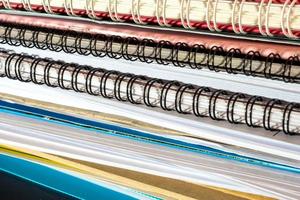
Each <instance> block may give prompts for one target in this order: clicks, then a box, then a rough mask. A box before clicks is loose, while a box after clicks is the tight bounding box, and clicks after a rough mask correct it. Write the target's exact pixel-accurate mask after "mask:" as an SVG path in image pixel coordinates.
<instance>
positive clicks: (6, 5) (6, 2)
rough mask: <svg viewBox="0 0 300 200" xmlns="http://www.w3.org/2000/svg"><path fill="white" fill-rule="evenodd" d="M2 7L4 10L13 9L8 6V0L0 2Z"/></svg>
mask: <svg viewBox="0 0 300 200" xmlns="http://www.w3.org/2000/svg"><path fill="white" fill-rule="evenodd" d="M1 2H2V4H3V6H4V7H5V8H6V9H13V8H12V7H11V5H10V1H9V0H1Z"/></svg>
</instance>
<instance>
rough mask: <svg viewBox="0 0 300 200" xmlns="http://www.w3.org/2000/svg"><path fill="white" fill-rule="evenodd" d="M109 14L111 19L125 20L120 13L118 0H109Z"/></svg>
mask: <svg viewBox="0 0 300 200" xmlns="http://www.w3.org/2000/svg"><path fill="white" fill-rule="evenodd" d="M107 8H108V14H109V17H110V19H111V20H113V21H115V22H123V21H124V20H122V19H120V17H119V15H118V0H108V5H107Z"/></svg>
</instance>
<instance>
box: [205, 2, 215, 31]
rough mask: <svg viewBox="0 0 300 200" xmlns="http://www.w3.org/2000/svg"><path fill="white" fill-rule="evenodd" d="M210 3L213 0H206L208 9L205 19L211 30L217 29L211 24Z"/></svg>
mask: <svg viewBox="0 0 300 200" xmlns="http://www.w3.org/2000/svg"><path fill="white" fill-rule="evenodd" d="M210 4H211V0H207V2H206V10H205V20H206V25H207V28H208V29H209V30H210V31H215V30H214V29H213V28H212V27H211V25H210V13H209V10H210Z"/></svg>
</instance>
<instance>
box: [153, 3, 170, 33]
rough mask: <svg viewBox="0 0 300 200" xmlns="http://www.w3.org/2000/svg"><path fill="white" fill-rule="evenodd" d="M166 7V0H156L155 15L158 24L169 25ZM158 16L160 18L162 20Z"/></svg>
mask: <svg viewBox="0 0 300 200" xmlns="http://www.w3.org/2000/svg"><path fill="white" fill-rule="evenodd" d="M166 9H167V0H156V5H155V15H156V19H157V23H158V24H159V25H160V26H166V27H170V26H171V25H170V24H168V22H167V17H166V15H167V13H166ZM160 18H162V21H161V19H160Z"/></svg>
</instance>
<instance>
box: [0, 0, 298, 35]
mask: <svg viewBox="0 0 300 200" xmlns="http://www.w3.org/2000/svg"><path fill="white" fill-rule="evenodd" d="M1 7H2V8H6V9H18V10H27V11H31V12H46V13H49V14H65V15H70V16H79V17H89V18H91V19H94V20H108V19H109V20H112V21H116V22H122V23H124V22H128V23H136V24H139V25H146V24H149V25H159V26H162V27H171V26H172V27H183V28H185V29H191V30H193V29H205V30H209V31H212V32H222V31H225V32H231V33H236V34H239V35H243V34H247V33H251V34H257V35H263V36H269V37H272V36H279V37H288V38H298V37H299V36H300V25H299V24H300V14H299V13H300V5H299V1H298V0H288V1H284V2H283V1H272V0H269V1H245V0H234V1H228V0H181V1H180V0H169V1H168V0H151V1H145V0H131V1H129V2H128V1H125V0H115V1H111V0H106V1H95V0H86V1H80V0H65V1H62V0H57V1H44V0H43V1H40V0H31V1H23V0H2V1H1Z"/></svg>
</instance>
